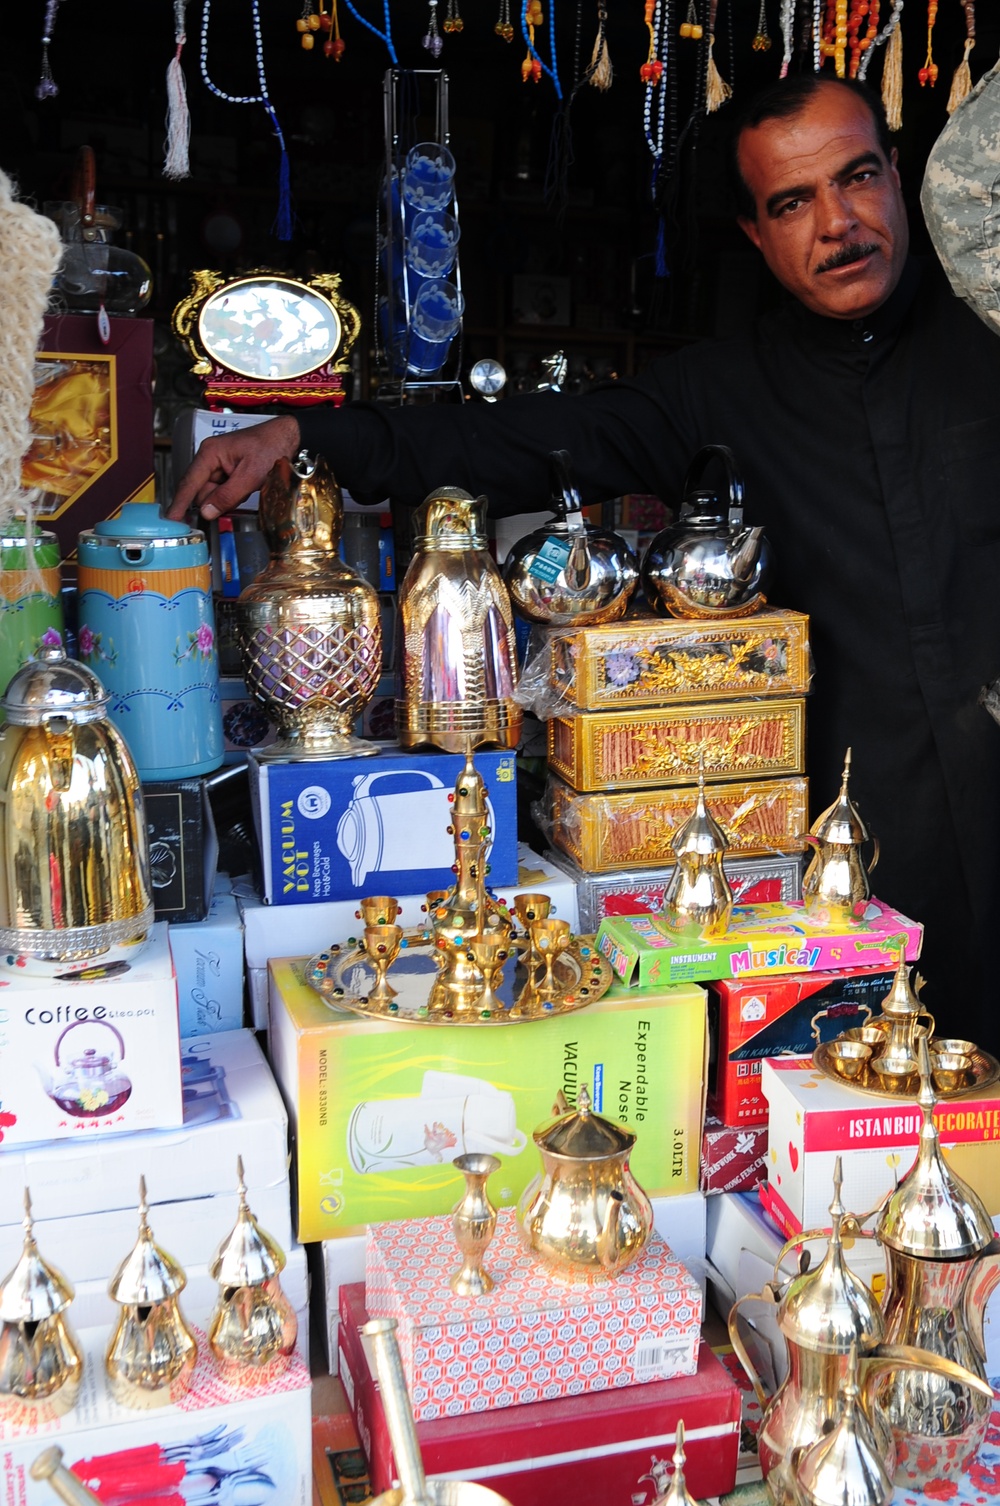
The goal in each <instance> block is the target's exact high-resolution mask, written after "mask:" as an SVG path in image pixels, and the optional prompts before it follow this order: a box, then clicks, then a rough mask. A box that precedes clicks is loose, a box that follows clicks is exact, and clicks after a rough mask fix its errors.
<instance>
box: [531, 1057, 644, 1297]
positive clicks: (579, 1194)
mask: <svg viewBox="0 0 1000 1506" xmlns="http://www.w3.org/2000/svg"><path fill="white" fill-rule="evenodd" d="M635 1140H636V1137H635V1135H634V1134H633V1133H632V1131H631V1130H629V1129H625V1127H624V1126H623V1125H620V1124H614V1123H612V1121H611V1120H610V1119H605V1118H603V1117H602V1116H601V1115H600V1114H595V1113H594V1112H593V1111H592V1109H591V1106H590V1094H589V1093H588V1092H587V1089H586V1088H585V1087H581V1088H580V1091H579V1093H578V1094H577V1099H576V1108H575V1109H571V1110H569V1111H568V1112H566V1113H563V1114H560V1115H559V1117H558V1118H556V1119H553V1120H552V1121H551V1122H550V1123H549V1124H543V1125H542V1126H541V1128H539V1129H537V1130H536V1131H535V1134H534V1141H535V1144H536V1145H537V1146H538V1151H539V1154H540V1155H541V1158H542V1171H541V1174H540V1175H539V1176H537V1177H535V1179H534V1181H532V1182H530V1183H529V1184H528V1186H527V1187H526V1188H525V1190H524V1192H523V1193H522V1194H521V1200H520V1202H519V1204H518V1219H519V1221H520V1225H521V1231H522V1234H523V1236H524V1239H525V1243H526V1244H527V1246H528V1249H529V1250H531V1252H532V1254H533V1255H535V1256H537V1258H538V1259H539V1260H540V1261H542V1262H543V1264H544V1265H546V1266H548V1267H549V1269H550V1270H551V1272H552V1273H553V1275H554V1276H555V1277H556V1279H557V1280H558V1279H564V1280H577V1279H579V1278H580V1277H582V1276H587V1275H591V1276H596V1277H597V1278H599V1279H600V1278H602V1277H608V1276H615V1275H617V1274H618V1272H619V1271H623V1270H624V1269H625V1267H626V1266H628V1265H631V1263H632V1261H633V1260H635V1259H636V1258H637V1257H638V1256H639V1255H640V1254H641V1253H642V1250H643V1247H644V1246H645V1244H646V1241H647V1240H648V1238H649V1235H650V1231H651V1230H652V1227H653V1208H652V1204H651V1203H650V1201H649V1198H648V1197H647V1196H646V1194H645V1193H644V1192H643V1190H642V1188H641V1187H640V1186H639V1184H638V1182H637V1181H636V1180H635V1177H634V1176H633V1175H632V1173H631V1171H630V1170H629V1165H628V1159H629V1154H630V1152H631V1150H632V1147H633V1146H634V1145H635Z"/></svg>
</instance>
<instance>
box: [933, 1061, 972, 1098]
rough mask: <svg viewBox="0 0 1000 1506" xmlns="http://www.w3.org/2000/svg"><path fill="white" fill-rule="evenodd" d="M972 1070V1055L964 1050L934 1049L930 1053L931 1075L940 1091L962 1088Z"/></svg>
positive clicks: (948, 1091) (945, 1091)
mask: <svg viewBox="0 0 1000 1506" xmlns="http://www.w3.org/2000/svg"><path fill="white" fill-rule="evenodd" d="M971 1071H972V1057H971V1056H969V1055H968V1054H967V1053H966V1052H964V1051H935V1052H933V1053H932V1054H931V1076H932V1078H933V1079H934V1086H935V1087H936V1088H938V1089H940V1091H941V1092H942V1093H954V1092H955V1091H956V1090H957V1089H958V1088H964V1087H965V1086H966V1085H967V1084H968V1081H969V1074H970V1072H971Z"/></svg>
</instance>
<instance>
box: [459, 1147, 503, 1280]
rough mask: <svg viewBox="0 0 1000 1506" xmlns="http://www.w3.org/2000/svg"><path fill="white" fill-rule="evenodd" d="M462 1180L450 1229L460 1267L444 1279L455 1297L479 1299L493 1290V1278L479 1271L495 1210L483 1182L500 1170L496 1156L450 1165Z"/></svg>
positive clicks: (478, 1156) (474, 1155)
mask: <svg viewBox="0 0 1000 1506" xmlns="http://www.w3.org/2000/svg"><path fill="white" fill-rule="evenodd" d="M451 1164H452V1165H453V1166H454V1167H455V1169H456V1170H457V1171H460V1172H461V1173H462V1175H463V1177H464V1178H465V1192H464V1194H463V1196H462V1197H461V1198H460V1199H459V1201H458V1202H457V1203H456V1204H455V1206H454V1208H453V1209H452V1211H451V1227H452V1229H453V1230H454V1232H455V1241H456V1243H457V1245H458V1248H459V1250H460V1252H461V1255H462V1264H461V1267H460V1268H459V1269H458V1270H457V1271H455V1272H453V1273H452V1275H451V1276H450V1277H449V1278H448V1284H449V1286H450V1287H451V1289H452V1291H453V1292H455V1293H456V1295H457V1296H459V1297H481V1296H482V1295H483V1294H484V1292H491V1291H492V1290H493V1286H494V1281H493V1277H492V1276H491V1275H490V1274H489V1272H488V1271H486V1270H484V1269H483V1259H484V1257H485V1255H486V1247H487V1245H488V1244H489V1242H490V1240H491V1239H492V1238H493V1231H494V1229H495V1228H496V1224H497V1210H496V1209H495V1208H494V1206H493V1204H492V1203H491V1202H490V1200H489V1195H488V1194H487V1191H486V1179H487V1177H489V1176H491V1175H492V1173H493V1172H495V1171H499V1170H500V1161H499V1159H498V1158H497V1157H496V1156H491V1155H487V1154H485V1153H482V1154H479V1153H476V1152H473V1153H472V1154H469V1155H464V1156H456V1157H455V1159H454V1161H452V1163H451Z"/></svg>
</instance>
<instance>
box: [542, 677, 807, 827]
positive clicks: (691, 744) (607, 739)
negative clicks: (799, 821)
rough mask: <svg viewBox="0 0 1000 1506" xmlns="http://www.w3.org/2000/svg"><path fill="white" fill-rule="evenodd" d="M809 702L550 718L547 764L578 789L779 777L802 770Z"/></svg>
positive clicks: (739, 703)
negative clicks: (700, 776)
mask: <svg viewBox="0 0 1000 1506" xmlns="http://www.w3.org/2000/svg"><path fill="white" fill-rule="evenodd" d="M805 704H806V703H805V701H804V700H802V699H796V700H773V701H772V700H767V699H764V700H760V701H720V702H718V703H717V704H715V705H711V704H695V705H690V704H685V705H678V706H664V707H661V708H659V709H655V710H647V711H587V712H584V713H582V714H581V715H580V716H568V717H554V718H553V719H552V720H551V721H550V722H549V723H548V729H549V731H548V746H549V768H550V769H552V771H553V772H554V773H556V774H558V775H559V777H560V778H561V779H565V781H566V783H567V784H571V785H572V786H573V788H574V789H575V790H626V789H640V788H642V787H643V786H649V785H654V784H690V783H691V781H692V779H697V777H698V760H699V758H700V756H701V755H702V754H704V759H705V778H706V779H707V780H710V781H711V782H713V783H715V782H717V781H720V780H724V779H733V778H735V777H737V776H739V777H742V778H744V779H747V778H756V777H758V776H759V777H760V778H762V779H776V778H778V777H779V775H783V774H801V773H803V772H804V769H805V763H804V760H805V727H806V718H805ZM709 802H710V803H711V795H709Z"/></svg>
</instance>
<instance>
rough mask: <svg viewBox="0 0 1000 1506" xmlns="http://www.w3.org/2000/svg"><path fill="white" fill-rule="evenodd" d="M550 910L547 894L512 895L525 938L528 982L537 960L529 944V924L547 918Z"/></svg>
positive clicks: (515, 912)
mask: <svg viewBox="0 0 1000 1506" xmlns="http://www.w3.org/2000/svg"><path fill="white" fill-rule="evenodd" d="M551 910H552V901H551V900H550V899H549V896H548V895H547V894H515V895H514V914H515V915H516V916H517V919H518V921H519V923H520V926H521V929H522V931H523V932H524V934H525V937H526V938H527V939H526V941H525V947H524V959H523V960H524V965H525V967H526V968H527V971H528V982H529V984H530V982H531V978H532V974H533V972H534V969H535V964H536V961H537V958H536V957H535V955H534V952H533V949H532V945H531V926H532V923H533V922H534V921H536V920H548V918H549V914H550V912H551Z"/></svg>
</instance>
